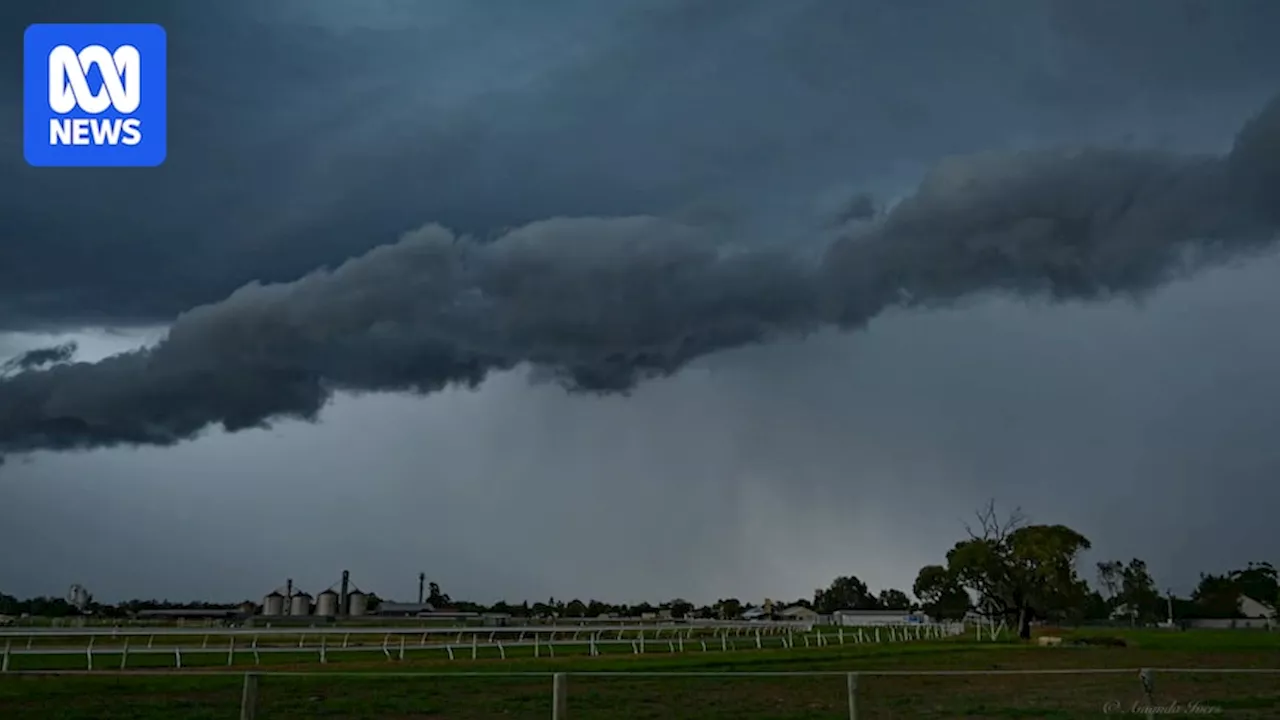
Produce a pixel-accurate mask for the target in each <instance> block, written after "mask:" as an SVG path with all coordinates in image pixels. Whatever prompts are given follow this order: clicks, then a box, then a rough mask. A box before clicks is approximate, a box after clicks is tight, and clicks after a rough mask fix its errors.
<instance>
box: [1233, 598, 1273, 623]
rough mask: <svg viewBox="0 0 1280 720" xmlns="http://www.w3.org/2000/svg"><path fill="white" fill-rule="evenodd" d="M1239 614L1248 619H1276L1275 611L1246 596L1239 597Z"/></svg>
mask: <svg viewBox="0 0 1280 720" xmlns="http://www.w3.org/2000/svg"><path fill="white" fill-rule="evenodd" d="M1240 614H1241V615H1244V616H1245V617H1247V618H1250V619H1269V620H1274V619H1275V617H1276V609H1275V608H1273V607H1271V606H1270V605H1268V604H1266V603H1264V602H1261V601H1258V600H1254V599H1253V598H1251V597H1249V596H1248V595H1241V596H1240Z"/></svg>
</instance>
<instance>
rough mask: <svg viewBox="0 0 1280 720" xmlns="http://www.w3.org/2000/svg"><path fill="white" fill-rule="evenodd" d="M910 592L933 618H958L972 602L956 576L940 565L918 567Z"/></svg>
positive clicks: (966, 611)
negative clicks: (918, 570)
mask: <svg viewBox="0 0 1280 720" xmlns="http://www.w3.org/2000/svg"><path fill="white" fill-rule="evenodd" d="M911 592H913V593H915V596H916V598H917V599H919V600H920V607H921V608H922V609H923V610H924V611H925V613H926V614H927V615H928V616H929V617H931V618H933V619H935V620H960V619H962V618H963V617H964V616H965V614H966V613H968V612H969V607H970V606H971V605H972V602H973V600H972V598H970V597H969V593H968V592H967V591H965V589H964V588H963V587H961V585H960V582H959V581H958V580H957V579H956V577H955V576H954V575H952V574H951V573H950V572H949V571H948V570H947V569H946V568H945V567H943V566H941V565H925V566H924V567H922V568H920V572H919V573H917V574H916V581H915V584H913V585H912V586H911Z"/></svg>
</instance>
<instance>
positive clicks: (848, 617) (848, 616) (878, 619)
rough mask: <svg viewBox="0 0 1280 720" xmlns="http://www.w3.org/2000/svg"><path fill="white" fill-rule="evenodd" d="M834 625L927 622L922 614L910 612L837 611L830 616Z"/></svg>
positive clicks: (927, 617) (927, 618) (926, 618)
mask: <svg viewBox="0 0 1280 720" xmlns="http://www.w3.org/2000/svg"><path fill="white" fill-rule="evenodd" d="M832 620H834V624H835V625H843V626H845V627H850V626H865V625H914V624H920V623H927V622H929V616H927V615H925V614H924V613H913V612H911V611H910V610H837V611H835V613H834V614H833V615H832Z"/></svg>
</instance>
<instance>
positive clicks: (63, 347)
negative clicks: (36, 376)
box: [0, 342, 80, 377]
mask: <svg viewBox="0 0 1280 720" xmlns="http://www.w3.org/2000/svg"><path fill="white" fill-rule="evenodd" d="M79 349H80V347H79V345H78V344H76V343H75V342H65V343H61V344H59V345H52V346H50V347H42V348H36V349H34V350H28V351H26V352H24V353H22V354H21V355H18V356H17V357H14V358H10V359H9V360H6V361H4V362H0V377H3V376H5V375H8V374H9V373H12V372H16V371H20V370H33V369H35V368H39V367H41V366H44V365H57V364H60V363H65V362H67V361H69V360H71V358H73V357H75V354H76V351H77V350H79Z"/></svg>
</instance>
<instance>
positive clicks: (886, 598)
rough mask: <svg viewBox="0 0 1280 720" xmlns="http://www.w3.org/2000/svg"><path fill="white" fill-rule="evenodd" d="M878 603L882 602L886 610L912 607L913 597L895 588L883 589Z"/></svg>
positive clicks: (881, 604)
mask: <svg viewBox="0 0 1280 720" xmlns="http://www.w3.org/2000/svg"><path fill="white" fill-rule="evenodd" d="M878 603H879V604H880V607H882V608H884V609H885V610H910V609H911V598H909V597H907V594H906V593H904V592H902V591H901V590H898V589H895V588H888V589H886V590H881V591H880V597H879V599H878Z"/></svg>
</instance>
